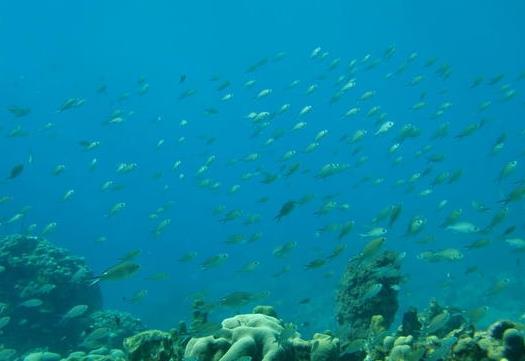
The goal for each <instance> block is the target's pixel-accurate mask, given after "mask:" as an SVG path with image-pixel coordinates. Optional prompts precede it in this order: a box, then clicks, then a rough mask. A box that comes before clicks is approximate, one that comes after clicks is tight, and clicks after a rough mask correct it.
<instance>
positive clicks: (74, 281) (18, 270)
mask: <svg viewBox="0 0 525 361" xmlns="http://www.w3.org/2000/svg"><path fill="white" fill-rule="evenodd" d="M0 266H2V269H3V272H0V303H1V305H0V318H2V317H9V319H10V322H9V324H7V325H5V327H3V329H2V331H3V332H2V334H0V344H4V345H6V347H10V348H13V349H16V350H17V351H19V352H24V351H26V350H29V349H32V348H38V347H42V348H49V349H53V350H56V351H57V352H60V351H65V350H68V349H70V348H73V347H75V346H76V345H77V344H78V342H79V341H80V338H81V334H82V331H83V330H84V328H85V327H86V326H87V324H88V323H89V321H88V318H87V315H88V314H89V313H91V312H92V311H95V310H98V309H100V308H101V306H102V296H101V293H100V290H99V288H98V287H97V286H94V287H86V281H87V280H88V279H89V278H90V277H91V276H92V274H91V272H90V270H89V269H88V267H87V266H86V264H85V262H84V261H83V259H82V258H79V257H75V256H72V255H70V254H69V253H68V252H67V251H66V250H64V249H61V248H58V247H55V246H53V245H52V244H50V243H49V242H47V241H46V240H44V239H42V238H38V237H30V236H23V235H12V236H8V237H5V238H3V239H2V240H0ZM77 305H83V306H82V307H83V309H84V311H86V310H87V312H86V313H85V314H82V315H78V314H77V315H72V316H79V317H64V316H65V315H66V314H67V313H68V311H70V310H71V309H72V308H73V307H74V306H77ZM86 306H87V308H86ZM20 335H31V337H20Z"/></svg>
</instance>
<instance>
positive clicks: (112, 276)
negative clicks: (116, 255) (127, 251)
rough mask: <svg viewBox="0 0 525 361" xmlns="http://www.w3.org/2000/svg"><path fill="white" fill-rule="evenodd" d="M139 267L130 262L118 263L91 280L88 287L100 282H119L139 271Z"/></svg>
mask: <svg viewBox="0 0 525 361" xmlns="http://www.w3.org/2000/svg"><path fill="white" fill-rule="evenodd" d="M140 268H141V267H140V265H139V264H137V263H134V262H132V261H124V262H119V263H117V264H115V265H113V266H111V267H109V268H108V269H106V270H105V271H104V272H102V273H101V274H100V275H98V276H96V277H93V278H92V279H91V283H90V286H93V285H95V284H97V283H99V282H101V281H119V280H123V279H126V278H129V277H131V276H133V275H134V274H135V273H137V272H138V271H139V270H140Z"/></svg>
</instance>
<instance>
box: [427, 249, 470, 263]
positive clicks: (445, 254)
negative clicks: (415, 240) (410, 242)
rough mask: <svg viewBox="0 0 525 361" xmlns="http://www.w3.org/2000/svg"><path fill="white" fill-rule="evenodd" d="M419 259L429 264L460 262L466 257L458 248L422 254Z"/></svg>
mask: <svg viewBox="0 0 525 361" xmlns="http://www.w3.org/2000/svg"><path fill="white" fill-rule="evenodd" d="M417 258H418V259H420V260H423V261H427V262H442V261H460V260H462V259H463V258H464V255H463V253H461V252H460V251H459V250H458V249H456V248H445V249H443V250H440V251H425V252H421V253H420V254H419V255H418V256H417Z"/></svg>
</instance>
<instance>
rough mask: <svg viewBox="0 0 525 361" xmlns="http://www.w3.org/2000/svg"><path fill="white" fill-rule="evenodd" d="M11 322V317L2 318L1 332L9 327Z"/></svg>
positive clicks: (0, 319) (0, 322) (0, 321)
mask: <svg viewBox="0 0 525 361" xmlns="http://www.w3.org/2000/svg"><path fill="white" fill-rule="evenodd" d="M10 321H11V317H9V316H4V317H0V330H2V329H3V328H4V327H6V326H7V325H9V322H10Z"/></svg>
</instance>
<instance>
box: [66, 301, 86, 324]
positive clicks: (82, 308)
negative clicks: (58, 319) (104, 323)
mask: <svg viewBox="0 0 525 361" xmlns="http://www.w3.org/2000/svg"><path fill="white" fill-rule="evenodd" d="M88 309H89V306H88V305H76V306H73V307H71V308H70V309H69V311H67V312H66V313H65V314H64V315H63V316H62V322H66V321H68V320H71V319H73V318H78V317H80V316H82V315H84V314H85V313H86V312H87V310H88Z"/></svg>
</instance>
